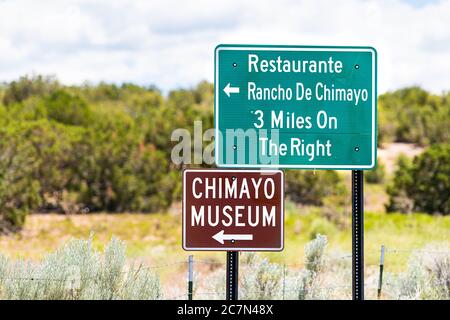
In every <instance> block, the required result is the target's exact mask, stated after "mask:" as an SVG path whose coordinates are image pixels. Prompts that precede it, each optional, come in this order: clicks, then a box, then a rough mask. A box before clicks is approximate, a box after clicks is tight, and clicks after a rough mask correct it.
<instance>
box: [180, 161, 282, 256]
mask: <svg viewBox="0 0 450 320" xmlns="http://www.w3.org/2000/svg"><path fill="white" fill-rule="evenodd" d="M212 171H213V172H227V173H230V172H237V173H245V172H251V173H255V172H256V173H267V174H281V196H280V202H281V246H280V247H279V248H250V247H248V248H246V247H244V248H229V247H227V248H210V247H206V248H204V247H187V246H186V187H185V186H186V173H188V172H212ZM182 206H183V217H182V225H183V239H182V247H183V250H185V251H277V252H279V251H283V250H284V171H283V170H256V169H255V170H226V169H225V170H223V169H184V170H183V201H182Z"/></svg>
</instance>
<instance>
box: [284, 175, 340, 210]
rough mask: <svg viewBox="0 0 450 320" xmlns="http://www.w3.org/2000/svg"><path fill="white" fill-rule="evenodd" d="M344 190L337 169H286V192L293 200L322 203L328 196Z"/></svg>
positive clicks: (311, 203)
mask: <svg viewBox="0 0 450 320" xmlns="http://www.w3.org/2000/svg"><path fill="white" fill-rule="evenodd" d="M343 192H345V188H344V187H343V185H342V178H341V177H340V176H339V174H338V173H337V172H335V171H317V172H313V171H303V170H289V171H286V174H285V194H286V196H288V197H289V198H290V199H291V200H292V201H293V202H296V203H302V204H310V205H322V204H323V200H324V198H325V197H326V196H330V195H336V194H342V193H343Z"/></svg>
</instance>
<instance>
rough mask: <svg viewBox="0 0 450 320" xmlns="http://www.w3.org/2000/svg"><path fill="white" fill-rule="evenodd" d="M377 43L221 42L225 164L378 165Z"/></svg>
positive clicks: (219, 112)
mask: <svg viewBox="0 0 450 320" xmlns="http://www.w3.org/2000/svg"><path fill="white" fill-rule="evenodd" d="M376 70H377V54H376V51H375V49H373V48H371V47H315V46H266V45H265V46H259V45H219V46H217V47H216V50H215V80H214V81H215V110H214V117H215V128H216V133H215V134H216V140H215V141H216V142H215V143H216V145H215V157H216V164H217V165H218V166H219V167H261V168H264V167H270V168H274V167H275V168H276V167H278V168H305V169H306V168H309V169H371V168H373V167H374V166H375V163H376V147H377V108H376V105H377V89H376V88H377V86H376V83H377V71H376Z"/></svg>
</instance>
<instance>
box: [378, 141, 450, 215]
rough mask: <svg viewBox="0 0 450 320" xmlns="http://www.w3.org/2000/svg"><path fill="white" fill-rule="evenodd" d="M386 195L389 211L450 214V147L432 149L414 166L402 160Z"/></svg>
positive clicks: (418, 159)
mask: <svg viewBox="0 0 450 320" xmlns="http://www.w3.org/2000/svg"><path fill="white" fill-rule="evenodd" d="M387 192H388V194H389V203H388V205H387V207H386V209H387V210H388V211H400V212H409V211H411V210H415V211H424V212H427V213H439V214H444V215H447V214H450V197H449V196H448V195H449V194H450V145H449V144H439V145H433V146H431V147H429V148H428V149H426V151H425V152H423V153H422V154H421V155H419V156H417V157H415V158H414V160H413V162H412V164H409V163H408V162H407V161H405V160H404V159H401V160H400V162H399V166H398V169H397V171H396V173H395V176H394V181H393V183H392V185H390V186H389V187H388V189H387Z"/></svg>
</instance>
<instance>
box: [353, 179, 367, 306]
mask: <svg viewBox="0 0 450 320" xmlns="http://www.w3.org/2000/svg"><path fill="white" fill-rule="evenodd" d="M352 297H353V300H364V174H363V171H362V170H353V171H352Z"/></svg>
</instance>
